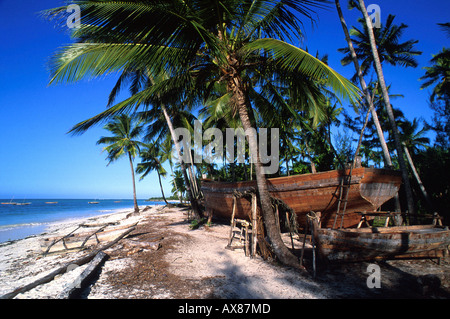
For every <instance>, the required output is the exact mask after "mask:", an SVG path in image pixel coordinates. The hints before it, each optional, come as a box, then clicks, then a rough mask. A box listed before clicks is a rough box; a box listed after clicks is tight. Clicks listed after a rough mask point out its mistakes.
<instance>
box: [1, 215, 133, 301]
mask: <svg viewBox="0 0 450 319" xmlns="http://www.w3.org/2000/svg"><path fill="white" fill-rule="evenodd" d="M136 225H137V223H136V224H135V225H134V226H132V227H131V228H129V229H128V230H127V231H125V232H123V233H122V234H121V235H120V236H118V237H117V238H116V239H114V240H113V241H111V242H109V243H108V244H106V245H104V246H102V247H100V248H98V249H95V250H94V251H93V252H91V253H89V254H88V255H86V256H84V257H81V258H79V259H76V260H73V261H71V262H69V263H66V264H64V265H63V266H61V267H59V268H57V269H56V270H54V271H52V272H51V273H49V274H48V275H46V276H44V277H42V278H40V279H38V280H35V281H33V282H32V283H29V284H28V285H25V286H23V287H20V288H17V289H15V290H13V291H12V292H10V293H7V294H5V295H3V296H0V299H12V298H14V297H15V296H17V295H18V294H21V293H24V292H27V291H29V290H31V289H33V288H35V287H37V286H40V285H42V284H45V283H48V282H50V281H52V280H53V279H54V278H55V276H57V275H59V274H63V273H65V272H67V269H68V268H69V267H70V266H73V265H78V266H81V265H84V264H86V263H88V262H90V261H91V260H92V259H94V258H95V256H96V255H97V254H98V253H99V252H101V251H104V250H106V249H108V248H110V247H111V246H113V245H115V244H116V243H117V242H119V241H120V240H121V239H122V238H124V237H125V236H127V235H128V234H129V233H131V232H132V231H133V230H135V229H136V227H135V226H136Z"/></svg>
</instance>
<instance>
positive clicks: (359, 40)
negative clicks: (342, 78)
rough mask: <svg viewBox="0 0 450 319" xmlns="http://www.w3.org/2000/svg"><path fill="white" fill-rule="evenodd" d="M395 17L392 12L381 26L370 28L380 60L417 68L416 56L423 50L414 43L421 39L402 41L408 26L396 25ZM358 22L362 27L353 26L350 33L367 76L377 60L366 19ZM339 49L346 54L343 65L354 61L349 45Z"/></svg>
mask: <svg viewBox="0 0 450 319" xmlns="http://www.w3.org/2000/svg"><path fill="white" fill-rule="evenodd" d="M394 19H395V16H394V15H391V14H390V15H389V16H388V17H387V19H386V22H385V23H384V24H382V25H381V28H370V30H371V31H372V32H373V35H374V37H375V42H376V45H377V50H378V55H379V58H380V62H381V63H388V64H390V65H392V66H403V67H414V68H415V67H417V65H418V63H417V60H416V59H415V56H418V55H421V54H422V52H421V51H417V50H416V49H415V48H414V45H415V44H417V43H418V42H419V41H417V40H408V41H406V42H400V38H401V36H402V35H403V33H404V31H405V29H406V28H407V27H408V26H407V25H406V24H403V23H402V24H400V25H396V24H394ZM358 22H359V23H360V25H361V28H357V27H353V29H351V30H350V35H351V36H352V42H353V44H354V48H355V53H356V56H357V58H358V61H359V62H360V66H361V72H362V75H363V76H365V75H367V74H368V72H369V71H370V70H373V69H374V68H375V62H374V58H373V55H372V49H371V46H370V36H369V28H367V26H366V22H365V20H364V19H358ZM338 51H339V52H342V53H344V54H346V56H345V57H344V58H343V59H342V60H341V62H342V64H343V65H348V64H350V63H352V62H353V58H352V54H351V52H350V51H351V50H350V49H349V48H348V47H347V48H341V49H338ZM357 76H358V75H357V73H356V74H355V75H354V76H353V77H352V80H353V81H356V77H357Z"/></svg>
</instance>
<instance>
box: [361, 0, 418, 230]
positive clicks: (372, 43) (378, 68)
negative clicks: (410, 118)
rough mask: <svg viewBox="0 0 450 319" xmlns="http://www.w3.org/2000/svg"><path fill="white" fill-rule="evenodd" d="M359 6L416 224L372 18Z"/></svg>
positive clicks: (408, 201)
mask: <svg viewBox="0 0 450 319" xmlns="http://www.w3.org/2000/svg"><path fill="white" fill-rule="evenodd" d="M359 5H360V7H361V11H362V13H363V15H364V19H365V21H366V24H367V29H368V33H369V38H370V46H371V48H372V54H373V60H374V63H375V69H376V72H377V76H378V82H379V84H380V86H381V91H382V92H383V99H384V103H385V105H386V111H387V114H388V118H389V122H390V124H391V127H392V131H393V133H394V141H395V148H396V150H397V156H398V162H399V164H400V170H401V172H402V177H403V183H404V185H405V192H406V201H407V204H408V210H409V213H410V214H411V215H412V216H413V218H414V222H415V223H417V216H416V208H415V206H414V197H413V194H412V190H411V184H410V182H409V176H408V170H407V168H406V163H405V157H404V154H403V148H402V145H401V142H400V134H399V132H398V128H397V124H396V123H395V117H394V112H393V110H392V106H391V103H390V101H389V94H388V90H387V87H386V83H385V81H384V74H383V69H382V67H381V62H380V57H379V55H378V50H377V44H376V42H375V36H374V34H373V27H372V21H371V20H370V17H369V15H368V13H367V10H366V6H365V4H364V0H359Z"/></svg>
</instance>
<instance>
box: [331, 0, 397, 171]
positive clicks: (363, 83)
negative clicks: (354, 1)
mask: <svg viewBox="0 0 450 319" xmlns="http://www.w3.org/2000/svg"><path fill="white" fill-rule="evenodd" d="M335 5H336V10H337V12H338V15H339V19H340V21H341V26H342V29H343V31H344V34H345V40H346V41H347V46H348V55H349V56H347V58H346V61H347V62H348V63H350V62H349V61H350V60H349V58H351V61H353V65H354V67H355V71H356V75H357V76H358V79H359V83H360V85H361V88H362V90H363V93H364V97H365V100H366V102H367V107H368V110H369V111H370V113H371V114H372V119H373V121H374V123H375V127H376V129H377V134H378V138H379V140H380V144H381V149H382V150H383V156H384V163H385V165H386V166H387V167H393V165H392V160H391V156H390V155H389V149H388V147H387V144H386V140H385V138H384V134H383V130H382V129H381V124H380V121H379V119H378V114H377V112H376V110H375V108H374V106H373V99H372V97H371V95H370V92H369V90H368V87H367V84H366V81H365V80H364V75H363V72H362V70H361V66H360V64H359V61H358V56H357V55H356V51H355V48H354V46H353V42H352V39H351V37H350V33H349V31H348V28H347V23H346V22H345V18H344V15H343V13H342V9H341V5H340V3H339V0H335ZM345 52H346V51H345ZM347 62H346V64H348V63H347Z"/></svg>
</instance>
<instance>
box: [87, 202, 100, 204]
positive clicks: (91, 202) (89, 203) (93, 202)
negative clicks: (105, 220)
mask: <svg viewBox="0 0 450 319" xmlns="http://www.w3.org/2000/svg"><path fill="white" fill-rule="evenodd" d="M99 203H100V202H88V204H99Z"/></svg>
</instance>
